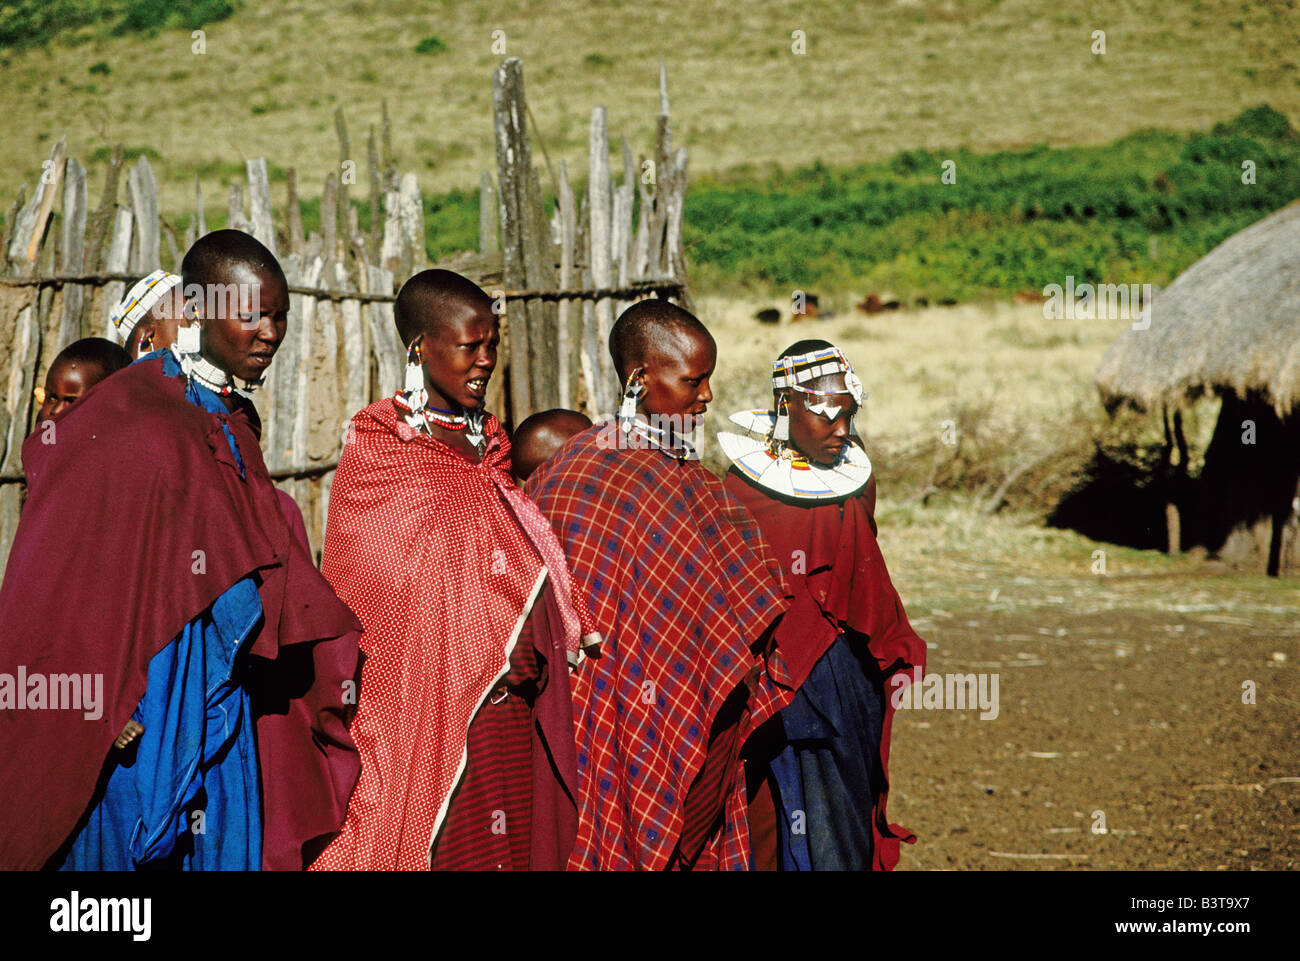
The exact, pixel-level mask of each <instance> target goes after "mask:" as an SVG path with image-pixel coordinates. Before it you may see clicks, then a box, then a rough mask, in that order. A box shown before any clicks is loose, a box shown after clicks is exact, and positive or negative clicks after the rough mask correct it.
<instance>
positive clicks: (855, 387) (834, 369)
mask: <svg viewBox="0 0 1300 961" xmlns="http://www.w3.org/2000/svg"><path fill="white" fill-rule="evenodd" d="M831 374H843V375H844V390H830V391H821V390H811V389H810V388H807V387H801V386H800V385H801V384H807V383H809V382H811V381H814V380H816V379H817V378H819V377H826V376H829V375H831ZM787 387H792V388H794V389H795V390H797V391H799V392H800V393H805V394H818V395H822V396H827V395H832V394H848V395H850V396H851V397H852V398H853V402H854V403H855V404H861V403H862V381H860V380H858V376H857V374H855V373H853V365H852V364H850V363H849V359H848V358H847V357H845V356H844V351H842V350H840V349H839V348H838V347H823V348H821V349H820V350H814V351H812V352H810V353H807V354H795V355H793V356H791V357H782V358H781V359H780V360H777V361H773V363H772V389H773V390H784V389H785V388H787Z"/></svg>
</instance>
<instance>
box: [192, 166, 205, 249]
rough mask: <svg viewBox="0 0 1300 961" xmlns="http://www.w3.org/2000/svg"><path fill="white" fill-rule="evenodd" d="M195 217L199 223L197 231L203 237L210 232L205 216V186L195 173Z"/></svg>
mask: <svg viewBox="0 0 1300 961" xmlns="http://www.w3.org/2000/svg"><path fill="white" fill-rule="evenodd" d="M194 218H195V221H196V222H197V223H198V228H197V230H196V233H197V234H198V237H202V236H204V235H205V234H206V233H207V232H208V220H207V218H206V217H205V216H203V186H202V185H201V184H200V183H199V175H198V174H195V175H194ZM198 237H196V238H195V239H196V240H197V239H198Z"/></svg>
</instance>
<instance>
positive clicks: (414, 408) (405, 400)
mask: <svg viewBox="0 0 1300 961" xmlns="http://www.w3.org/2000/svg"><path fill="white" fill-rule="evenodd" d="M423 339H424V335H420V336H419V337H417V338H415V340H413V341H411V346H410V347H408V348H407V349H406V376H405V381H404V383H403V386H402V388H401V389H400V390H398V391H397V392H396V393H395V394H394V395H393V406H394V407H396V408H397V411H398V413H400V414H401V415H402V416H403V419H404V420H405V421H406V423H407V424H408V425H409V426H410V427H412V428H413V429H415V430H422V431H424V432H425V433H426V434H427V433H430V432H431V431H430V428H431V427H433V426H435V425H436V426H438V427H441V428H443V429H444V430H452V431H462V430H463V431H465V439H466V440H468V441H469V442H470V443H471V444H473V445H474V447H475V448H477V449H478V450H480V451H481V450H482V449H483V443H484V433H483V431H484V428H483V424H484V411H483V409H482V408H475V409H474V410H470V411H466V412H465V413H464V414H457V413H456V412H455V411H450V410H443V409H442V408H441V407H434V406H432V405H430V404H429V392H428V391H427V390H425V389H424V354H423V351H422V350H421V347H420V343H421V341H422V340H423Z"/></svg>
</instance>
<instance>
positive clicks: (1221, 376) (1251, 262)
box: [1097, 202, 1300, 574]
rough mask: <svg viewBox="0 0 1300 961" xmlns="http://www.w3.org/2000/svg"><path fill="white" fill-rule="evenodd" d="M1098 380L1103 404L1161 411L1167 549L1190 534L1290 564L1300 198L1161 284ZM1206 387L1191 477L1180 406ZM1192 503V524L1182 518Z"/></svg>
mask: <svg viewBox="0 0 1300 961" xmlns="http://www.w3.org/2000/svg"><path fill="white" fill-rule="evenodd" d="M1097 386H1098V388H1099V389H1100V390H1101V395H1102V400H1103V402H1104V403H1105V404H1106V406H1107V408H1108V409H1111V410H1114V409H1115V408H1116V407H1118V406H1121V405H1125V404H1127V405H1129V406H1132V407H1135V408H1138V409H1140V410H1149V411H1161V412H1162V414H1164V415H1165V417H1166V427H1165V431H1166V443H1165V450H1164V463H1163V465H1162V473H1163V475H1164V476H1163V478H1162V480H1163V482H1164V484H1165V489H1166V498H1167V500H1166V517H1167V529H1168V538H1169V545H1170V549H1171V550H1178V549H1179V548H1180V547H1187V546H1189V545H1190V543H1197V544H1202V545H1204V546H1205V547H1206V548H1208V550H1209V551H1210V553H1211V555H1212V556H1221V557H1224V558H1225V559H1232V557H1231V556H1232V555H1235V559H1237V560H1239V561H1244V562H1246V563H1251V564H1252V566H1253V563H1255V562H1254V561H1252V560H1251V558H1254V557H1257V556H1258V555H1259V554H1264V555H1266V556H1267V570H1268V572H1269V573H1270V574H1277V573H1278V572H1279V570H1280V569H1283V568H1287V567H1291V566H1294V565H1295V564H1296V559H1297V557H1300V555H1297V552H1296V510H1295V505H1296V504H1297V502H1298V501H1297V495H1298V494H1300V491H1298V489H1297V484H1298V483H1300V202H1296V203H1292V204H1290V205H1289V206H1287V207H1284V208H1282V209H1281V210H1279V211H1277V212H1276V213H1274V214H1271V215H1270V216H1268V217H1265V218H1264V219H1263V220H1261V221H1259V222H1258V223H1255V224H1252V225H1251V226H1250V227H1247V228H1246V229H1245V230H1242V231H1241V232H1239V233H1237V234H1234V235H1233V236H1232V237H1229V238H1228V239H1227V240H1225V241H1224V242H1223V243H1221V244H1219V246H1217V247H1215V248H1214V249H1213V250H1211V251H1210V252H1209V253H1208V254H1206V255H1205V256H1204V257H1202V258H1201V259H1200V260H1198V261H1197V262H1196V263H1194V264H1192V266H1191V267H1189V268H1187V270H1186V271H1184V272H1183V273H1182V274H1180V275H1179V276H1178V278H1177V279H1175V280H1174V282H1173V283H1172V284H1170V285H1169V287H1168V288H1167V289H1165V290H1164V291H1161V292H1160V293H1159V294H1158V295H1157V296H1156V297H1155V298H1154V300H1153V301H1152V303H1151V304H1150V305H1149V313H1146V314H1144V315H1143V317H1142V318H1141V319H1140V320H1139V321H1137V322H1135V323H1134V325H1133V326H1132V327H1130V328H1129V329H1126V330H1125V331H1124V332H1123V333H1122V334H1120V336H1119V338H1118V339H1116V341H1115V343H1113V344H1112V345H1111V346H1110V349H1109V350H1107V351H1106V354H1105V356H1104V357H1103V358H1102V361H1101V365H1100V366H1099V367H1098V369H1097ZM1207 394H1214V395H1218V396H1219V397H1221V398H1222V401H1223V403H1222V406H1221V408H1220V412H1219V420H1218V423H1217V425H1216V427H1215V431H1214V438H1213V439H1212V440H1211V442H1210V446H1209V448H1208V449H1207V450H1206V453H1205V469H1204V470H1203V471H1202V472H1201V476H1200V477H1198V478H1196V479H1195V482H1194V483H1192V482H1191V481H1190V479H1189V478H1187V476H1186V475H1187V444H1186V441H1185V439H1184V438H1183V436H1182V421H1181V411H1182V409H1183V408H1184V407H1185V406H1186V405H1187V404H1188V403H1190V402H1192V401H1195V400H1196V399H1197V398H1199V397H1202V396H1205V395H1207ZM1169 411H1173V413H1174V418H1173V424H1174V426H1173V430H1172V431H1170V428H1169V421H1168V412H1169ZM1175 446H1176V447H1177V449H1178V452H1179V465H1178V469H1177V470H1175V469H1173V468H1172V466H1171V455H1172V451H1173V450H1174V448H1175ZM1189 509H1190V510H1191V512H1192V517H1191V520H1192V524H1191V525H1190V526H1184V525H1183V523H1182V519H1181V514H1182V513H1185V512H1187V511H1188V510H1189ZM1189 534H1190V536H1189Z"/></svg>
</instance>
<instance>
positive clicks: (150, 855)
mask: <svg viewBox="0 0 1300 961" xmlns="http://www.w3.org/2000/svg"><path fill="white" fill-rule="evenodd" d="M158 353H161V354H162V360H163V370H164V373H165V374H167V375H168V376H175V375H176V374H178V373H179V372H180V366H179V364H177V363H176V360H175V358H174V357H172V355H171V354H170V352H166V351H161V352H155V354H150V355H148V356H149V357H154V356H157V354H158ZM142 359H143V358H142ZM186 398H187V399H188V400H189V401H190V402H191V403H193V404H195V405H196V406H199V407H202V408H203V409H205V410H209V411H212V412H213V413H223V414H224V413H225V412H226V408H225V405H224V404H223V403H222V401H221V399H220V397H218V396H217V395H216V394H215V393H213V392H212V391H210V390H208V389H207V388H205V387H202V386H201V385H198V384H195V383H193V382H191V383H190V385H189V387H188V388H187V390H186ZM223 430H225V433H226V439H227V441H228V442H229V444H230V449H231V453H232V454H233V455H234V457H235V461H236V463H237V464H238V466H239V470H240V473H241V474H242V473H243V470H244V465H243V459H242V458H241V457H240V455H239V448H238V446H237V445H236V443H235V438H234V435H233V434H231V432H230V430H229V429H228V428H226V427H225V425H224V424H223ZM261 618H262V600H261V597H260V596H259V594H258V592H257V582H256V581H255V580H254V578H253V577H252V576H251V575H250V576H248V577H245V578H243V579H242V580H240V581H238V582H237V583H236V584H235V585H234V586H232V587H231V588H229V589H228V590H227V591H226V592H225V593H224V594H222V595H221V596H220V597H219V598H217V600H216V601H215V602H213V604H212V606H211V607H210V608H208V609H207V610H206V611H203V612H202V613H200V614H199V615H198V616H197V617H195V618H194V619H193V620H192V621H190V622H189V623H188V624H186V625H185V627H184V628H182V629H181V632H180V634H178V635H177V636H176V637H175V638H174V639H173V640H172V642H171V643H169V644H168V645H167V646H166V647H164V648H163V649H162V650H161V651H159V652H158V653H157V654H155V655H154V657H153V658H152V659H151V660H150V662H149V676H148V681H147V684H146V688H145V694H144V697H142V698H141V699H140V703H139V705H137V707H136V710H135V712H134V713H133V714H132V719H133V720H135V721H137V722H139V723H140V724H141V725H143V727H144V733H143V734H141V735H140V736H139V737H138V738H137V739H136V741H135V742H134V743H133V744H132V745H131V746H130V747H128V748H127V749H126V750H118V749H116V748H114V749H113V751H112V755H111V757H110V759H109V765H108V767H107V768H106V771H105V776H103V777H101V779H100V787H101V788H102V793H99V792H98V791H97V794H96V797H97V798H98V801H97V803H96V804H95V806H94V807H93V808H92V809H91V811H90V814H89V815H88V817H87V820H86V821H85V823H84V825H83V826H82V827H81V829H80V830H79V831H78V833H77V834H76V835H75V836H74V837H73V838H72V840H71V843H70V847H68V849H67V855H66V857H65V858H64V860H63V863H62V865H61V868H60V869H61V870H65V871H68V870H106V871H129V870H138V869H150V868H170V869H182V870H257V869H258V868H260V867H261V861H262V814H261V810H262V804H261V788H260V782H259V773H258V762H257V746H256V740H255V730H254V724H253V714H252V704H251V700H250V698H249V694H248V691H247V690H246V689H245V688H244V687H243V686H242V684H241V683H240V680H239V677H238V674H239V670H240V667H241V659H240V653H241V651H242V650H243V649H244V647H245V646H246V644H247V643H248V641H249V640H250V639H251V638H252V635H253V632H254V629H255V628H256V627H257V625H258V623H259V622H260V621H261Z"/></svg>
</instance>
